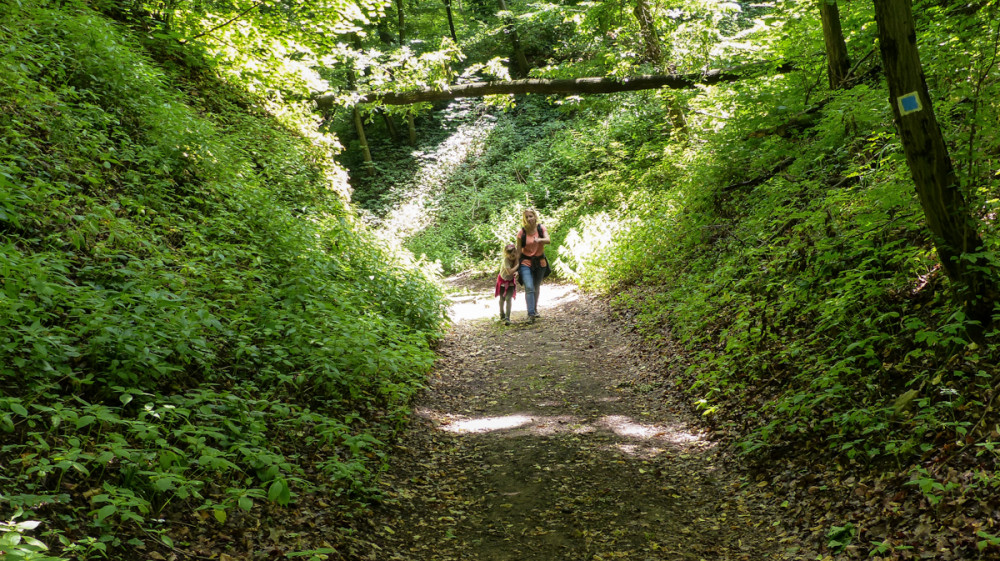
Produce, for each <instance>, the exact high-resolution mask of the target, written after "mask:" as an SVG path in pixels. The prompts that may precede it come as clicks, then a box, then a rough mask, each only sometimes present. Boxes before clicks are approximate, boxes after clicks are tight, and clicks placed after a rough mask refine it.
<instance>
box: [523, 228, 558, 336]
mask: <svg viewBox="0 0 1000 561" xmlns="http://www.w3.org/2000/svg"><path fill="white" fill-rule="evenodd" d="M550 242H551V240H550V239H549V231H548V230H547V229H546V228H545V226H542V225H541V224H539V223H538V213H537V212H535V209H533V208H527V209H524V213H522V216H521V229H520V230H518V232H517V250H518V252H519V254H520V256H521V266H520V273H521V274H520V276H519V277H518V279H517V280H518V282H519V283H521V284H522V285H524V300H525V302H527V304H528V321H530V322H532V323H534V321H535V319H537V318H538V297H539V294H540V292H541V288H542V279H544V278H545V276H546V275H548V274H549V263H548V261H547V260H546V259H545V246H546V245H547V244H549V243H550Z"/></svg>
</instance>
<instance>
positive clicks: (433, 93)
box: [316, 63, 795, 109]
mask: <svg viewBox="0 0 1000 561" xmlns="http://www.w3.org/2000/svg"><path fill="white" fill-rule="evenodd" d="M764 69H766V70H770V71H773V72H791V71H792V70H795V66H794V65H792V64H790V63H785V64H781V65H777V66H775V65H774V64H773V63H762V64H749V65H745V66H740V67H737V68H730V69H725V70H709V71H707V72H703V73H702V72H698V73H693V74H668V75H656V76H635V77H632V78H623V79H618V78H571V79H566V80H542V79H530V80H510V81H507V82H473V83H471V84H462V85H458V86H450V87H449V88H448V89H447V90H436V89H433V88H424V89H420V90H414V91H409V92H387V93H382V94H380V93H372V94H369V95H366V96H364V97H362V98H361V99H360V100H359V103H371V102H376V101H378V102H381V103H384V104H386V105H409V104H412V103H420V102H422V101H445V100H449V99H458V98H462V97H481V96H484V95H499V94H549V95H558V94H605V93H614V92H631V91H637V90H655V89H658V88H670V89H678V90H680V89H690V88H693V87H695V86H697V85H699V84H704V85H711V84H719V83H722V82H738V81H740V80H743V79H746V78H751V77H753V76H754V75H759V74H761V73H763V71H764ZM334 98H335V97H334V96H332V95H321V96H317V97H316V104H317V105H318V106H319V107H320V108H321V109H325V108H329V107H332V106H333V101H334Z"/></svg>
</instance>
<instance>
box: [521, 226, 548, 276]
mask: <svg viewBox="0 0 1000 561" xmlns="http://www.w3.org/2000/svg"><path fill="white" fill-rule="evenodd" d="M541 228H542V234H547V233H548V232H547V231H546V230H545V226H542V227H541ZM523 233H524V228H521V229H520V230H518V231H517V239H521V235H522V234H523ZM540 237H544V236H539V235H538V228H535V230H534V231H533V232H528V233H527V234H526V235H525V236H524V247H522V248H521V258H522V259H521V264H522V265H527V266H529V267H530V266H531V259H524V257H537V256H539V255H542V254H543V253H545V246H544V245H543V244H540V243H538V238H540Z"/></svg>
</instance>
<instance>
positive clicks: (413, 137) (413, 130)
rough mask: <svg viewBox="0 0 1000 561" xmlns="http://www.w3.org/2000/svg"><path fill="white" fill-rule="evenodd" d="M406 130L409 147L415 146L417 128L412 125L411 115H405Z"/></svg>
mask: <svg viewBox="0 0 1000 561" xmlns="http://www.w3.org/2000/svg"><path fill="white" fill-rule="evenodd" d="M406 130H407V132H409V134H410V146H416V145H417V126H416V125H415V124H414V123H413V113H407V114H406Z"/></svg>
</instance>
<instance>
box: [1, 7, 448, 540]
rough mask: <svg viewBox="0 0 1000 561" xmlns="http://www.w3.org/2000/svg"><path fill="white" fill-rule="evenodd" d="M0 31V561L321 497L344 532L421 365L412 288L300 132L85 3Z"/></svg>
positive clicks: (10, 21) (423, 342)
mask: <svg viewBox="0 0 1000 561" xmlns="http://www.w3.org/2000/svg"><path fill="white" fill-rule="evenodd" d="M0 22H2V25H0V43H2V44H3V45H4V48H3V51H2V53H0V104H2V111H0V143H2V144H0V146H2V149H0V240H2V243H0V249H2V250H0V431H2V432H0V444H2V446H0V466H2V468H0V519H2V520H5V521H7V522H5V523H3V524H2V525H0V536H2V537H0V550H3V551H5V552H6V553H5V555H6V557H5V558H6V559H55V558H56V557H49V556H48V554H46V553H42V550H43V544H47V545H48V546H50V547H52V548H53V551H54V552H58V553H57V555H60V556H65V557H73V558H80V559H84V558H93V557H96V556H105V555H107V556H111V557H113V558H123V557H121V556H122V555H123V553H122V552H129V551H130V552H133V553H132V554H136V553H135V552H139V551H145V552H146V553H147V554H148V553H150V552H155V551H156V550H157V549H158V548H163V547H175V546H176V547H184V544H182V543H180V542H177V543H175V542H174V540H171V538H170V534H172V533H173V534H174V535H177V534H176V533H175V532H174V530H175V529H176V527H175V526H174V524H185V523H194V524H200V523H202V521H203V520H206V519H208V520H212V521H213V522H212V523H213V524H217V525H218V527H219V528H220V529H221V528H225V526H226V521H227V519H232V518H233V515H234V513H236V512H241V513H244V514H241V516H243V517H244V518H245V517H246V516H260V515H261V512H262V506H261V505H263V504H264V503H268V502H271V503H274V504H276V505H287V504H289V502H291V501H294V500H295V498H296V497H300V496H303V495H305V494H309V493H313V492H316V491H317V490H320V491H323V492H324V493H325V495H326V496H327V497H339V499H335V500H337V501H338V503H339V508H342V509H344V510H345V511H347V510H348V509H349V508H351V506H352V505H353V502H354V501H355V500H356V499H357V498H358V497H360V496H364V495H365V494H367V493H370V490H369V488H370V486H371V484H372V479H373V476H374V475H375V474H376V473H377V472H378V470H379V467H380V458H381V457H382V454H383V451H382V442H383V440H384V438H385V437H386V436H388V435H390V434H391V433H392V432H393V431H394V430H396V429H398V427H399V426H400V424H401V423H403V422H405V420H406V417H407V413H408V412H407V409H406V407H407V403H408V398H409V396H410V395H411V394H412V393H413V392H414V391H415V390H416V388H418V387H420V385H421V377H422V375H423V374H424V373H425V372H426V371H427V370H428V369H429V368H430V366H431V364H432V362H433V352H432V350H431V345H432V344H433V342H434V340H435V339H436V338H437V336H438V333H439V329H440V325H441V322H442V321H443V308H442V304H441V297H440V291H439V289H438V288H437V287H436V285H435V284H434V282H433V281H432V280H431V276H430V275H428V274H426V273H425V272H424V271H425V270H426V268H421V267H417V266H415V265H414V264H413V263H412V262H411V261H410V260H409V258H407V257H406V256H404V255H403V254H400V253H398V252H396V251H394V250H391V249H390V248H388V247H387V246H386V245H385V244H384V243H382V242H381V241H379V239H377V237H376V236H374V235H373V234H372V233H371V232H369V231H367V230H366V229H365V228H364V227H363V226H361V225H360V224H359V223H358V222H357V220H356V219H355V217H354V215H353V211H352V210H351V209H350V208H349V207H348V205H347V203H346V202H345V200H344V198H343V195H342V193H344V192H345V191H346V189H347V186H346V183H345V178H344V174H343V172H342V170H340V169H339V168H338V166H337V165H336V164H335V163H334V162H333V160H332V154H333V148H334V147H335V143H334V142H332V141H331V140H330V139H323V138H322V137H318V136H315V135H312V136H310V135H307V134H303V133H302V132H300V131H301V130H304V129H307V128H308V126H312V120H311V117H310V116H309V115H308V113H306V112H304V111H299V112H298V113H296V112H294V111H285V112H284V113H273V112H269V111H268V105H267V104H266V103H264V100H263V99H262V98H258V97H254V96H251V95H249V94H246V93H240V91H241V90H240V88H234V87H231V86H229V85H227V84H226V82H224V81H221V80H219V79H218V78H217V77H216V76H215V74H214V73H213V72H212V71H210V70H209V69H208V67H207V66H206V65H200V66H199V65H197V64H192V62H194V63H196V62H197V61H196V60H195V61H192V60H188V61H178V59H177V58H176V56H175V55H177V54H178V52H177V51H176V49H175V48H170V45H171V43H170V41H169V40H163V39H162V38H154V37H153V36H152V35H134V34H132V33H131V32H130V31H128V30H127V29H126V28H125V27H124V26H122V25H120V24H118V23H115V22H113V21H111V20H110V19H108V18H106V17H105V16H103V15H101V14H100V13H98V12H96V11H94V10H92V9H91V8H89V7H88V6H87V4H86V3H84V2H46V1H44V0H31V1H29V0H25V1H21V2H14V3H10V2H7V3H4V5H3V7H0ZM164 47H168V48H166V49H165V48H164ZM171 49H173V50H171ZM192 52H193V53H195V55H196V54H197V51H190V52H189V53H188V54H189V55H190V54H191V53H192ZM302 125H307V126H302ZM327 500H330V499H329V498H328V499H327ZM29 534H30V536H33V537H29ZM37 540H41V541H37ZM132 554H129V555H132ZM143 555H145V554H143ZM159 558H161V559H162V558H163V557H162V556H160V557H159Z"/></svg>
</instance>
